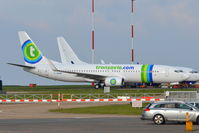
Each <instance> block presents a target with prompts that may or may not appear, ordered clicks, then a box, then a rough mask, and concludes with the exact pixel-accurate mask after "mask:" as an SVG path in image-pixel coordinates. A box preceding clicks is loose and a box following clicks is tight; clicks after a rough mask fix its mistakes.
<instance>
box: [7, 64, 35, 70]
mask: <svg viewBox="0 0 199 133" xmlns="http://www.w3.org/2000/svg"><path fill="white" fill-rule="evenodd" d="M7 64H9V65H12V66H17V67H23V68H29V69H34V68H35V67H33V66H27V65H21V64H13V63H7Z"/></svg>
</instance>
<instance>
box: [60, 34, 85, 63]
mask: <svg viewBox="0 0 199 133" xmlns="http://www.w3.org/2000/svg"><path fill="white" fill-rule="evenodd" d="M57 42H58V46H59V52H60V56H61V60H62V63H64V64H67V63H70V64H86V63H85V62H83V61H81V60H80V59H79V58H78V57H77V55H76V54H75V52H74V51H73V49H72V48H71V47H70V45H69V44H68V43H67V42H66V40H65V39H64V38H63V37H58V38H57Z"/></svg>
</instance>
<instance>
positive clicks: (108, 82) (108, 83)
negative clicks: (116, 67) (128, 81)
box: [105, 77, 124, 86]
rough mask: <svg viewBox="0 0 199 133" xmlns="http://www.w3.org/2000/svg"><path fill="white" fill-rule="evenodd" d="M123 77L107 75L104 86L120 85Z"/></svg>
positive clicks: (122, 82)
mask: <svg viewBox="0 0 199 133" xmlns="http://www.w3.org/2000/svg"><path fill="white" fill-rule="evenodd" d="M122 85H124V79H123V78H120V77H108V78H106V79H105V86H122Z"/></svg>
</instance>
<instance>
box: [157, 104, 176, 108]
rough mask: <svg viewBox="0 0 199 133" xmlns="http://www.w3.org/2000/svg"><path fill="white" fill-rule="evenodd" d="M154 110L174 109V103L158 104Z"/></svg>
mask: <svg viewBox="0 0 199 133" xmlns="http://www.w3.org/2000/svg"><path fill="white" fill-rule="evenodd" d="M154 108H175V103H166V104H158V105H156V106H154Z"/></svg>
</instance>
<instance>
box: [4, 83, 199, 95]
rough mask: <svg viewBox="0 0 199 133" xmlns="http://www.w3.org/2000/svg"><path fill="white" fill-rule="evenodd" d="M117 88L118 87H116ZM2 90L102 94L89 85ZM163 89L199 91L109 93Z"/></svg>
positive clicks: (112, 89) (115, 89)
mask: <svg viewBox="0 0 199 133" xmlns="http://www.w3.org/2000/svg"><path fill="white" fill-rule="evenodd" d="M118 88H119V87H118ZM3 89H4V91H8V92H11V91H15V92H23V91H25V92H30V93H37V94H57V93H63V94H103V93H104V90H103V89H98V90H96V89H94V88H93V87H92V86H91V85H65V86H37V87H35V88H30V87H28V86H4V87H3ZM165 91H199V89H196V88H184V89H153V88H147V89H145V88H143V89H141V88H138V89H131V88H121V89H117V88H114V87H112V88H111V93H164V92H165Z"/></svg>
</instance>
